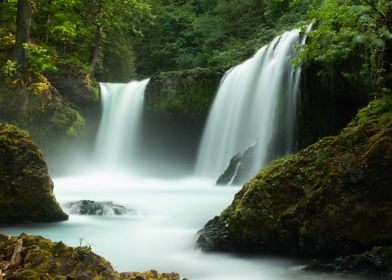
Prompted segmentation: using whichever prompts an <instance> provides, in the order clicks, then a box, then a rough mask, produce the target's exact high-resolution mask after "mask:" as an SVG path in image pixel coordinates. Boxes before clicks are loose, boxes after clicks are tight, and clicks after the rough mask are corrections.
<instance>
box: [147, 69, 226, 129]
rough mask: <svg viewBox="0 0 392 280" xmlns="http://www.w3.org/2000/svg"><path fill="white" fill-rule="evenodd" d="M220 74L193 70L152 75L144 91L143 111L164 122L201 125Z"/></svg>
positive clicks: (210, 103) (207, 70)
mask: <svg viewBox="0 0 392 280" xmlns="http://www.w3.org/2000/svg"><path fill="white" fill-rule="evenodd" d="M223 74H224V70H223V69H203V68H196V69H190V70H182V71H172V72H162V73H159V74H157V75H154V76H152V77H151V79H150V82H149V84H148V86H147V89H146V99H145V100H146V101H145V104H146V105H145V106H146V110H147V111H148V112H152V113H155V114H158V115H161V116H163V117H167V118H185V119H187V120H190V121H193V122H195V121H204V120H205V119H206V117H207V115H208V112H209V109H210V107H211V105H212V102H213V99H214V96H215V93H216V91H217V89H218V86H219V82H220V80H221V78H222V77H223Z"/></svg>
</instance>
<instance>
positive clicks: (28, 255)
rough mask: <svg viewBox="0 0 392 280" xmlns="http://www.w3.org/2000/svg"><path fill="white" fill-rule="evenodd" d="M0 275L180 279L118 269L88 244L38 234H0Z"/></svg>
mask: <svg viewBox="0 0 392 280" xmlns="http://www.w3.org/2000/svg"><path fill="white" fill-rule="evenodd" d="M0 272H1V273H3V275H0V279H3V278H2V276H5V278H4V279H10V280H22V279H34V280H35V279H45V280H55V279H69V280H71V279H72V280H90V279H105V280H136V279H148V280H179V279H180V277H179V275H178V274H177V273H162V274H160V273H158V272H157V271H155V270H151V271H147V272H144V273H138V272H130V273H121V274H120V273H119V272H117V271H115V270H114V269H113V267H112V266H111V264H110V263H109V262H108V261H106V260H105V259H104V258H102V257H100V256H98V255H96V254H95V253H93V252H92V251H91V247H90V246H79V247H76V248H73V247H69V246H67V245H65V244H64V243H63V242H52V241H50V240H48V239H45V238H43V237H40V236H28V235H26V234H21V235H20V236H18V237H10V236H5V235H1V234H0Z"/></svg>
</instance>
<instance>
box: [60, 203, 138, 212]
mask: <svg viewBox="0 0 392 280" xmlns="http://www.w3.org/2000/svg"><path fill="white" fill-rule="evenodd" d="M64 208H65V209H67V210H68V212H69V213H70V214H79V215H97V216H103V215H109V216H110V215H116V216H119V215H125V214H127V213H129V212H133V211H132V210H130V209H127V208H126V207H124V206H122V205H118V204H115V203H113V202H112V201H93V200H80V201H73V202H68V203H65V204H64Z"/></svg>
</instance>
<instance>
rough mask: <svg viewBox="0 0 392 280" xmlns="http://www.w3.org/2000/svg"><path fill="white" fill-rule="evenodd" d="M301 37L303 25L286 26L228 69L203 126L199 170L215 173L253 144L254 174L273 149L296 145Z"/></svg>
mask: <svg viewBox="0 0 392 280" xmlns="http://www.w3.org/2000/svg"><path fill="white" fill-rule="evenodd" d="M300 43H302V40H301V36H300V31H299V30H297V29H296V30H293V31H290V32H286V33H284V34H283V35H281V36H279V37H276V38H275V39H274V40H273V41H272V42H271V43H270V44H269V45H267V46H264V47H263V48H261V49H260V50H259V51H258V52H257V53H256V54H255V55H254V56H253V57H252V58H250V59H249V60H247V61H245V62H244V63H242V64H240V65H238V66H236V67H234V68H232V69H231V70H230V71H228V72H227V73H226V75H225V76H224V78H223V79H222V81H221V85H220V87H219V90H218V93H217V96H216V98H215V100H214V103H213V106H212V109H211V111H210V114H209V117H208V121H207V124H206V127H205V130H204V134H203V138H202V141H201V145H200V149H199V154H198V159H197V163H196V175H198V176H202V177H210V178H214V179H216V178H218V176H219V175H220V174H222V173H223V171H224V170H225V169H226V168H227V166H228V164H229V162H230V159H231V158H232V157H233V156H234V155H236V154H238V153H240V152H244V151H245V150H247V149H248V148H249V147H251V146H254V151H253V153H252V157H251V158H252V159H251V160H252V163H251V170H249V176H248V177H249V178H250V177H251V176H253V175H255V173H256V172H257V171H258V170H259V169H260V168H261V167H262V166H263V165H265V164H266V163H267V162H268V161H269V160H270V159H271V158H273V157H274V154H279V153H280V154H281V153H285V152H290V151H292V150H293V148H294V137H293V135H294V132H295V116H296V106H297V105H296V100H297V92H298V84H299V74H300V71H299V69H297V68H295V67H294V66H292V65H291V63H290V62H291V60H292V58H293V57H294V55H295V48H294V47H295V45H296V44H300ZM277 150H279V151H277ZM249 178H245V179H249Z"/></svg>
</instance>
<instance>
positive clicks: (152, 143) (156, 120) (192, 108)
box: [142, 69, 224, 173]
mask: <svg viewBox="0 0 392 280" xmlns="http://www.w3.org/2000/svg"><path fill="white" fill-rule="evenodd" d="M223 74H224V71H223V70H221V69H191V70H184V71H174V72H163V73H159V74H157V75H154V76H152V77H151V79H150V83H149V85H148V86H147V89H146V94H145V111H144V118H143V119H144V121H143V136H142V138H143V143H144V147H146V148H145V151H144V157H145V158H153V159H154V158H155V159H156V158H157V155H160V158H162V159H164V161H163V162H162V164H161V163H159V162H158V161H159V159H157V160H156V163H157V165H159V164H161V166H163V165H164V164H167V163H168V162H170V164H173V166H174V165H176V166H179V168H177V169H178V170H179V169H183V168H185V169H187V170H188V171H190V170H192V169H193V164H194V162H195V159H196V153H197V150H198V146H199V142H200V138H201V135H202V132H203V128H204V123H205V121H206V119H207V116H208V112H209V108H210V106H211V105H212V102H213V99H214V97H215V94H216V92H217V89H218V86H219V82H220V80H221V78H222V76H223ZM168 173H170V171H168Z"/></svg>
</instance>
